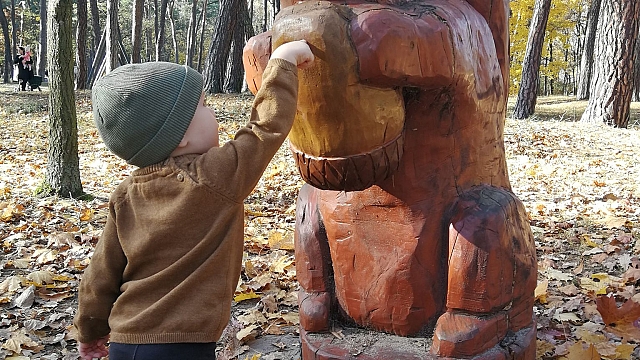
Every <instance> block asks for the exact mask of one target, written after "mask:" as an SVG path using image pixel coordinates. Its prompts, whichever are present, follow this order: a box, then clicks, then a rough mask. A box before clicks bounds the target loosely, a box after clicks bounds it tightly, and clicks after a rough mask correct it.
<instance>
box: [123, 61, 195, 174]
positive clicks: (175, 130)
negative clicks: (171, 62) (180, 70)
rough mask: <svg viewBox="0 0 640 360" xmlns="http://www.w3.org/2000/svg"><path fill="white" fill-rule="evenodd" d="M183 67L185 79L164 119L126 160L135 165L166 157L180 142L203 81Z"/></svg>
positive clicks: (190, 70)
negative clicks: (145, 142)
mask: <svg viewBox="0 0 640 360" xmlns="http://www.w3.org/2000/svg"><path fill="white" fill-rule="evenodd" d="M184 69H185V71H186V75H185V77H184V81H183V82H182V85H181V88H180V92H179V94H178V98H177V99H176V102H175V103H174V105H173V108H172V109H171V111H170V113H169V115H168V116H167V119H166V121H165V122H164V124H163V125H162V127H161V128H160V130H158V132H157V133H156V134H155V136H154V137H153V138H152V139H151V141H149V142H148V143H147V144H146V145H145V146H144V147H143V148H142V149H140V150H139V151H138V152H137V153H136V154H134V155H133V156H132V157H131V158H130V159H128V160H127V163H129V164H131V165H135V166H138V167H145V166H149V165H152V164H155V163H159V162H161V161H163V160H165V159H166V158H168V157H169V155H171V153H172V152H173V151H174V150H175V149H176V148H177V147H178V145H179V144H180V141H182V138H183V137H184V134H185V133H186V132H187V128H188V127H189V125H190V124H191V120H192V119H193V116H194V115H195V113H196V109H197V107H198V103H199V102H200V96H201V95H202V83H203V81H202V75H200V73H198V72H197V71H195V70H193V69H191V68H190V67H187V66H184Z"/></svg>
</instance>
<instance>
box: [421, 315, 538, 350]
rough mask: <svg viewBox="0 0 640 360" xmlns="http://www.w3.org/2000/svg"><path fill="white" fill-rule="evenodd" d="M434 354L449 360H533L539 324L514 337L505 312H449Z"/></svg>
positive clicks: (440, 325)
mask: <svg viewBox="0 0 640 360" xmlns="http://www.w3.org/2000/svg"><path fill="white" fill-rule="evenodd" d="M431 352H432V353H433V354H435V355H437V356H439V357H446V358H471V359H478V360H479V359H486V360H490V359H491V360H497V359H517V360H529V359H531V360H533V359H535V355H536V328H535V322H531V323H530V325H529V326H527V327H524V328H522V329H520V330H518V331H517V332H515V333H514V332H513V331H510V330H509V321H508V318H507V314H506V313H505V312H498V313H496V314H493V315H486V316H474V315H470V314H466V313H463V312H446V313H444V314H442V315H441V316H440V318H439V319H438V323H437V324H436V329H435V332H434V335H433V347H432V348H431Z"/></svg>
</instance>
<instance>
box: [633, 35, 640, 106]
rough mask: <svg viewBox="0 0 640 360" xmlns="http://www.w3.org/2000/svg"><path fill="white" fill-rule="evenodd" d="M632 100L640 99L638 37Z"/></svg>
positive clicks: (639, 42) (639, 41)
mask: <svg viewBox="0 0 640 360" xmlns="http://www.w3.org/2000/svg"><path fill="white" fill-rule="evenodd" d="M631 101H640V39H636V47H635V50H634V54H633V95H632V97H631Z"/></svg>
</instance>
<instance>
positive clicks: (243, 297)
mask: <svg viewBox="0 0 640 360" xmlns="http://www.w3.org/2000/svg"><path fill="white" fill-rule="evenodd" d="M251 299H260V295H257V294H256V293H254V292H253V290H252V291H249V292H248V293H243V294H238V295H236V296H235V297H234V298H233V301H235V302H241V301H245V300H251Z"/></svg>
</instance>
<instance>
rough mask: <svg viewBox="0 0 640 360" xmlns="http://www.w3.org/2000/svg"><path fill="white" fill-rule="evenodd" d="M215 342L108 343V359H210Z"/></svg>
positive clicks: (213, 355)
mask: <svg viewBox="0 0 640 360" xmlns="http://www.w3.org/2000/svg"><path fill="white" fill-rule="evenodd" d="M215 358H216V343H178V344H142V345H139V344H121V343H111V344H109V360H212V359H215Z"/></svg>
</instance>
